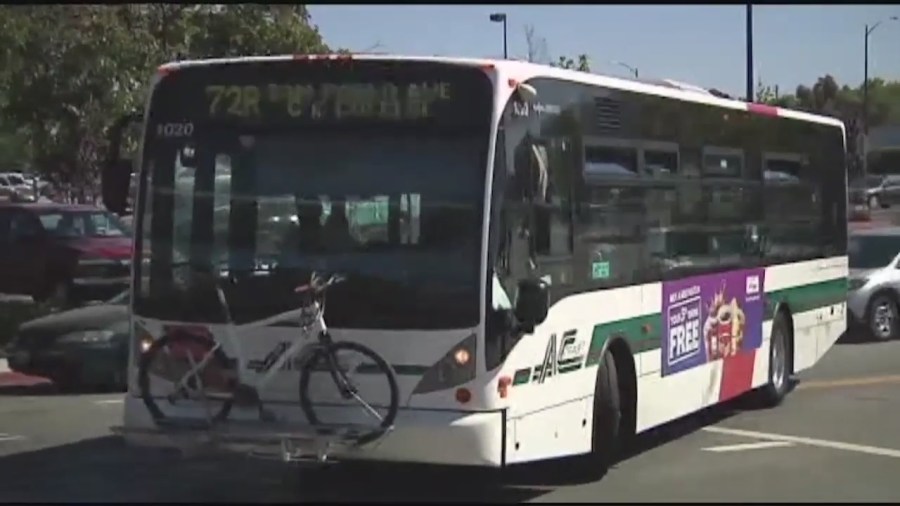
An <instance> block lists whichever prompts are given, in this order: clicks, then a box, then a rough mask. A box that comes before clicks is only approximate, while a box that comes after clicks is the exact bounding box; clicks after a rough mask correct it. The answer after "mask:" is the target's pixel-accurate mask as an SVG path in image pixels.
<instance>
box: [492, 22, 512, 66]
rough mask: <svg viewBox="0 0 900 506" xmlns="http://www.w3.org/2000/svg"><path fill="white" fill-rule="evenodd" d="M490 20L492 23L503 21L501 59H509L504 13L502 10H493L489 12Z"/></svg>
mask: <svg viewBox="0 0 900 506" xmlns="http://www.w3.org/2000/svg"><path fill="white" fill-rule="evenodd" d="M490 20H491V22H493V23H503V59H504V60H508V59H509V53H508V52H507V50H506V47H507V46H506V13H504V12H495V13H494V14H491V16H490Z"/></svg>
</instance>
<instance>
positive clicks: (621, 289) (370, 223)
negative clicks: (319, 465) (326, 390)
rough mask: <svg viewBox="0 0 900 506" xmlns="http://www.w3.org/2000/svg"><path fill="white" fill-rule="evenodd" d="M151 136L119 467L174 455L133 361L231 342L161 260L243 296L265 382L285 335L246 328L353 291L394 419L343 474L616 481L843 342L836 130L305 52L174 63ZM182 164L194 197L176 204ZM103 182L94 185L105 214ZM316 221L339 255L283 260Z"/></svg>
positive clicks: (277, 385)
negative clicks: (388, 374)
mask: <svg viewBox="0 0 900 506" xmlns="http://www.w3.org/2000/svg"><path fill="white" fill-rule="evenodd" d="M144 127H145V128H144V132H145V133H144V139H143V143H142V148H141V154H140V160H139V163H137V164H135V165H136V166H139V170H140V172H139V175H140V176H139V177H140V180H139V185H138V186H139V194H138V199H137V212H136V220H135V254H134V262H133V287H132V288H133V297H132V312H133V326H134V343H133V346H132V348H133V353H132V365H131V368H130V372H131V385H130V391H129V394H128V395H127V397H126V402H125V410H124V427H125V429H126V434H127V439H128V440H129V441H131V442H133V443H135V444H142V445H169V444H172V443H171V440H170V439H167V437H163V436H154V435H152V433H153V431H154V430H155V429H154V421H153V420H152V419H151V417H150V415H149V414H148V411H147V409H146V408H145V406H144V404H143V403H142V402H141V399H140V398H139V393H138V387H137V385H136V382H137V380H136V369H137V366H136V364H137V362H138V360H139V357H140V354H141V350H142V349H144V348H146V346H147V341H150V340H153V339H156V338H159V336H160V335H162V334H163V333H165V332H166V329H167V328H172V327H179V326H181V327H192V328H199V329H201V330H202V331H203V332H205V333H206V335H208V336H211V337H212V338H213V339H216V340H220V338H221V337H222V335H223V332H224V331H225V330H224V327H223V322H222V319H221V313H220V312H218V310H217V309H216V307H215V301H214V299H213V301H212V302H209V303H207V302H206V299H205V298H203V297H201V296H199V295H196V294H194V295H191V294H192V293H193V292H191V289H190V288H191V287H190V286H185V284H184V283H183V282H179V281H178V276H177V275H175V274H173V272H175V271H177V269H173V267H172V266H173V262H177V261H178V257H179V256H181V257H189V258H190V261H191V262H192V263H193V264H195V265H198V264H199V265H206V266H213V267H217V268H223V269H227V271H228V272H229V273H231V275H234V276H238V277H240V276H241V275H242V273H244V276H243V279H242V280H240V281H238V282H236V283H234V284H233V285H231V286H232V287H231V288H230V292H229V299H230V300H231V304H232V306H233V307H232V311H233V313H234V319H235V321H236V322H237V324H238V325H237V327H236V328H238V329H239V331H238V334H239V337H240V339H241V340H242V343H243V344H242V348H243V349H244V352H245V354H246V357H247V358H249V359H252V360H255V361H262V360H264V359H265V357H267V355H269V353H270V351H271V350H273V349H274V348H276V347H277V346H278V345H279V343H280V342H281V341H282V340H283V339H284V338H285V336H289V335H290V333H291V332H294V331H296V329H292V328H290V326H279V325H277V324H273V325H270V326H266V327H262V328H259V327H257V328H254V329H252V330H246V331H241V330H240V329H241V328H243V327H241V323H242V322H243V323H246V322H253V321H259V320H262V319H264V318H266V317H269V316H271V315H275V314H279V313H281V312H284V311H286V310H288V309H290V307H289V306H290V302H289V300H290V297H288V296H287V292H286V291H284V290H285V289H284V287H285V286H288V285H287V284H285V282H284V280H282V279H281V277H290V276H291V275H295V277H297V278H302V277H303V276H308V275H309V272H310V271H311V270H317V269H318V270H331V271H342V272H345V273H349V274H348V277H347V282H346V283H345V284H346V287H345V289H344V290H343V291H340V290H337V289H335V291H334V292H333V293H330V294H329V296H328V297H329V298H328V301H329V302H328V310H327V312H326V320H327V321H328V325H329V327H330V329H331V332H332V333H333V335H334V337H335V339H336V340H344V341H354V342H358V343H361V344H363V345H365V346H367V347H369V348H371V349H372V350H375V351H376V352H377V353H378V354H380V355H381V356H383V357H384V358H385V359H386V360H387V361H388V362H389V363H390V364H391V365H392V366H393V368H394V371H395V372H396V376H397V381H398V383H399V391H400V409H399V414H398V415H397V418H396V422H395V424H394V427H393V430H392V431H390V432H389V433H387V434H386V435H385V436H384V437H382V438H381V439H379V440H377V441H375V442H372V443H369V444H366V445H363V446H362V447H345V448H336V449H335V450H334V451H333V452H332V453H331V455H330V456H331V457H333V458H336V459H338V460H340V459H347V460H374V461H402V462H414V463H435V464H449V465H474V466H485V467H504V466H507V465H511V464H517V463H525V462H533V461H539V460H544V459H550V458H556V457H564V456H576V455H589V456H596V457H597V458H598V462H608V461H609V458H611V457H612V456H613V455H614V453H615V451H616V448H617V447H618V446H619V444H620V442H621V441H624V440H626V439H627V438H628V437H630V436H632V435H634V434H636V433H641V432H643V431H646V430H648V429H651V428H653V427H656V426H659V425H661V424H664V423H666V422H669V421H672V420H675V419H677V418H680V417H684V416H686V415H689V414H691V413H694V412H696V411H698V410H701V409H703V408H705V407H708V406H712V405H715V404H717V403H721V402H723V401H725V400H727V399H731V398H734V397H736V396H739V395H742V394H745V393H752V394H753V395H759V396H760V397H761V398H762V399H763V400H764V401H766V402H767V403H769V404H770V405H774V404H778V403H779V402H780V400H781V399H782V398H783V397H784V395H785V394H786V393H787V392H788V391H789V379H790V376H791V375H792V374H795V373H798V372H800V371H801V370H804V369H807V368H809V367H810V366H812V365H814V364H815V363H816V362H817V361H818V360H819V359H820V358H821V357H822V356H823V355H824V354H825V353H826V352H827V351H828V350H829V348H830V347H831V346H832V345H833V343H834V342H835V341H836V340H837V338H838V337H839V336H840V335H841V333H842V332H843V331H844V329H845V312H846V304H845V296H846V286H847V273H848V266H847V253H846V245H847V225H846V205H847V200H846V185H847V183H846V165H845V163H846V160H845V140H844V128H843V125H842V123H841V122H839V121H837V120H835V119H831V118H827V117H821V116H815V115H811V114H806V113H801V112H795V111H789V110H784V109H779V108H774V107H768V106H761V105H757V104H749V103H745V102H741V101H737V100H732V99H727V98H722V97H721V96H717V95H714V94H711V93H705V92H703V91H702V90H699V91H698V90H696V89H689V88H685V87H683V86H679V85H678V84H677V83H674V84H673V82H671V81H661V82H658V83H654V82H645V81H638V80H630V79H622V78H615V77H607V76H601V75H595V74H590V73H583V72H577V71H571V70H565V69H560V68H553V67H547V66H541V65H535V64H530V63H525V62H519V61H496V60H481V59H465V58H438V57H401V56H374V55H373V56H368V55H367V56H345V55H342V56H310V55H307V56H284V57H248V58H236V59H219V60H204V61H184V62H178V63H172V64H167V65H164V66H163V67H161V68H160V69H159V72H158V74H157V76H156V78H155V80H154V82H153V86H152V92H151V93H150V97H149V100H148V105H147V108H146V111H145V114H144ZM116 166H117V167H120V168H121V167H125V166H127V164H118V165H116ZM184 166H192V167H194V168H195V170H193V171H190V173H191V174H193V176H192V177H194V179H195V180H194V182H193V184H192V185H187V184H184V182H183V181H179V184H178V185H175V184H174V183H173V180H174V175H175V174H176V173H179V172H180V171H181V168H182V167H184ZM216 167H219V168H227V170H221V171H217V169H216ZM217 172H219V174H218V175H217ZM182 173H184V172H182ZM222 174H228V176H227V177H230V178H231V179H230V184H228V185H221V184H218V183H217V181H218V180H219V179H220V178H221V177H223V176H222ZM120 176H121V175H120V174H119V175H117V174H116V173H115V171H114V170H109V171H107V174H106V176H105V178H104V199H105V200H106V201H107V203H108V205H110V204H109V203H114V202H115V201H116V199H117V198H119V197H118V196H119V195H120V194H124V190H121V189H120V187H121V186H122V185H120V184H118V182H117V181H118V179H121V177H120ZM126 176H127V175H126ZM124 180H125V181H127V177H126V178H124ZM185 188H188V189H187V190H185ZM179 202H180V203H181V205H179V204H178V203H179ZM223 209H224V211H223ZM310 209H311V210H310ZM213 210H215V212H213ZM304 210H305V211H304ZM179 214H181V215H182V216H179ZM326 214H327V215H328V217H329V218H328V219H330V218H331V217H333V216H339V217H342V218H343V221H344V223H345V225H344V226H345V229H349V235H350V241H349V242H345V243H343V244H342V245H337V243H334V244H332V243H329V240H327V239H321V240H318V242H315V241H312V240H310V241H312V242H309V243H306V244H305V245H304V243H303V240H293V239H290V238H292V237H293V238H296V237H297V236H298V235H299V236H302V235H303V234H304V229H306V231H311V230H314V229H319V228H320V227H322V226H323V225H322V223H323V222H325V221H326V218H325V215H326ZM358 216H365V219H364V220H357V219H356V218H354V217H358ZM214 222H216V223H214ZM183 227H189V230H176V229H178V228H183ZM298 229H299V230H298ZM292 234H293V235H292ZM321 237H324V236H320V238H321ZM260 265H262V266H264V267H265V268H266V269H270V270H269V271H265V269H264V270H263V271H264V272H263V274H260V271H259V269H258V268H259V266H260ZM223 266H224V267H223ZM273 266H276V267H277V268H273ZM265 272H268V274H265ZM290 273H293V274H290ZM354 279H356V281H354ZM192 297H193V298H192ZM225 352H226V354H228V355H229V356H231V355H233V354H234V353H236V351H235V350H228V349H225ZM298 376H299V375H298V372H297V371H296V369H295V368H292V367H286V368H285V370H284V371H282V372H281V373H280V374H279V375H278V376H277V378H276V380H275V381H274V382H273V383H272V386H271V388H270V390H269V391H267V392H265V393H264V397H265V399H266V402H268V403H269V405H271V406H273V407H272V409H273V410H274V411H275V412H276V414H277V416H279V417H280V418H281V419H283V420H293V421H296V422H297V423H302V422H303V421H304V417H303V414H302V411H301V409H300V407H299V406H298V402H297V395H298V394H297V391H298V390H297V382H298ZM363 381H364V379H363ZM369 394H371V395H373V396H374V398H375V400H376V403H377V400H378V398H379V395H381V396H382V400H383V395H386V394H385V393H381V394H380V393H378V392H369ZM185 409H187V410H188V411H190V410H191V409H194V410H195V413H196V416H201V415H200V413H201V412H202V407H201V406H199V405H198V406H194V407H189V408H185ZM330 409H331V410H332V411H333V413H337V414H336V415H335V416H339V417H341V419H342V420H345V421H348V422H347V423H350V422H352V421H353V420H355V419H356V418H355V417H357V416H363V415H358V414H352V413H351V412H350V411H349V410H350V408H349V407H347V406H345V405H344V404H342V403H341V402H336V403H335V404H334V405H331V406H330ZM231 416H232V417H238V418H240V415H239V414H232V415H231ZM259 430H261V431H264V430H266V429H265V426H264V424H261V425H260V428H259ZM142 431H143V432H142Z"/></svg>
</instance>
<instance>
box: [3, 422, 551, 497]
mask: <svg viewBox="0 0 900 506" xmlns="http://www.w3.org/2000/svg"><path fill="white" fill-rule="evenodd" d="M6 448H7V447H4V448H3V449H6ZM478 474H479V475H481V476H476V475H475V474H473V472H472V471H469V470H457V471H453V470H447V469H444V468H437V467H435V468H430V467H427V466H415V468H413V466H403V465H384V464H378V465H377V466H376V465H351V466H330V467H326V468H325V469H321V470H310V469H304V468H300V467H297V466H293V465H285V464H283V463H281V462H276V461H266V460H257V459H249V458H244V457H241V456H215V457H211V458H210V457H207V458H198V459H191V460H186V459H181V458H180V457H179V456H178V454H177V453H174V452H169V451H164V450H152V449H150V450H148V449H138V448H131V447H128V446H126V445H125V444H124V443H123V442H122V440H121V438H119V437H118V436H107V437H102V438H96V439H90V440H85V441H80V442H76V443H71V444H66V445H61V446H56V447H52V448H46V449H40V450H34V451H26V452H21V453H16V454H12V455H6V456H0V476H4V477H7V478H8V479H4V480H0V497H3V498H4V500H6V501H12V502H100V501H103V502H109V501H115V502H133V501H134V502H136V501H140V502H176V501H177V502H195V501H196V502H201V501H202V502H293V503H297V502H354V501H365V502H388V501H396V502H426V501H427V502H435V501H437V502H484V501H491V502H523V501H527V500H529V499H532V498H534V497H537V496H539V495H542V494H544V493H546V492H547V490H529V489H522V488H516V487H506V486H503V485H502V484H501V483H498V482H496V481H494V480H490V479H485V477H484V476H483V475H484V474H485V472H484V471H483V470H482V471H479V473H478Z"/></svg>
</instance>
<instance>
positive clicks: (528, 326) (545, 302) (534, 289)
mask: <svg viewBox="0 0 900 506" xmlns="http://www.w3.org/2000/svg"><path fill="white" fill-rule="evenodd" d="M549 309H550V292H549V290H547V284H546V283H544V282H543V281H541V280H539V279H523V280H522V281H520V282H519V293H518V295H517V296H516V319H517V320H519V325H520V326H521V328H522V330H523V331H525V332H533V331H534V327H536V326H537V325H539V324H541V323H543V322H544V320H546V319H547V312H548V311H549Z"/></svg>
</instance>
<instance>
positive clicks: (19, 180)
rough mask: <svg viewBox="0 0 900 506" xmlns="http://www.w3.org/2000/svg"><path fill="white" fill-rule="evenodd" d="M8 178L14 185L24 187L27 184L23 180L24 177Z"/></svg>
mask: <svg viewBox="0 0 900 506" xmlns="http://www.w3.org/2000/svg"><path fill="white" fill-rule="evenodd" d="M7 178H9V182H10V183H11V184H13V185H24V184H25V179H23V178H22V176H17V175H15V174H10V175H9V176H7Z"/></svg>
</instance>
